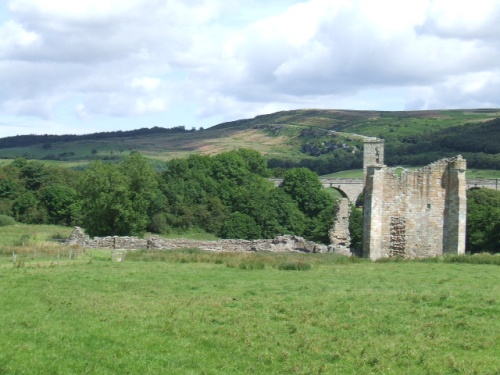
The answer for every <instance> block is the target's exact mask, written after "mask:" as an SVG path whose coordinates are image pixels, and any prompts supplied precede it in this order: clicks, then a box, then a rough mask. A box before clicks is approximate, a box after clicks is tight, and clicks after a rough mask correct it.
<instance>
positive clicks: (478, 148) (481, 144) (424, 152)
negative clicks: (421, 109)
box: [385, 119, 500, 169]
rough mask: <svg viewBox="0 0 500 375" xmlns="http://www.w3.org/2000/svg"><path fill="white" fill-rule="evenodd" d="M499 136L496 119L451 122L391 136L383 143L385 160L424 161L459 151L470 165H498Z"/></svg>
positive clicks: (498, 166) (455, 153)
mask: <svg viewBox="0 0 500 375" xmlns="http://www.w3.org/2000/svg"><path fill="white" fill-rule="evenodd" d="M388 136H389V137H390V134H389V135H388ZM499 139H500V119H494V120H490V121H486V122H484V123H480V124H466V125H459V126H453V127H449V128H446V129H442V130H439V131H435V132H427V133H422V134H418V135H413V136H408V137H402V138H400V139H391V140H390V142H387V143H386V149H385V152H386V161H387V163H388V164H390V165H398V164H399V165H424V164H429V163H431V162H433V161H435V160H438V159H441V158H443V157H447V156H455V155H457V154H462V155H463V156H464V157H465V158H466V159H467V165H468V166H469V167H470V168H479V169H500V143H499V142H498V140H499Z"/></svg>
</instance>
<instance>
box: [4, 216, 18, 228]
mask: <svg viewBox="0 0 500 375" xmlns="http://www.w3.org/2000/svg"><path fill="white" fill-rule="evenodd" d="M15 223H16V220H14V218H13V217H11V216H7V215H0V227H5V226H7V225H14V224H15Z"/></svg>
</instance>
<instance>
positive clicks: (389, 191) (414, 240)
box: [363, 139, 467, 259]
mask: <svg viewBox="0 0 500 375" xmlns="http://www.w3.org/2000/svg"><path fill="white" fill-rule="evenodd" d="M367 145H368V147H367V149H366V150H367V155H366V158H365V170H366V172H365V190H364V207H363V208H364V219H363V256H364V257H367V258H370V259H379V258H384V257H405V258H408V257H410V258H413V257H429V256H437V255H442V254H463V253H465V219H466V189H467V181H466V179H465V169H466V162H465V160H464V159H462V157H461V156H457V157H455V158H451V159H442V160H439V161H437V162H434V163H432V164H430V165H428V166H426V167H424V168H421V169H419V170H416V171H406V170H401V169H393V168H388V167H386V166H385V165H384V164H383V146H384V145H383V141H380V142H379V143H378V144H377V142H376V141H375V140H373V139H370V140H369V142H368V143H365V146H367Z"/></svg>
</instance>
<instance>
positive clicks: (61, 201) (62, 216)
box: [40, 183, 80, 225]
mask: <svg viewBox="0 0 500 375" xmlns="http://www.w3.org/2000/svg"><path fill="white" fill-rule="evenodd" d="M79 203H80V202H79V197H78V194H77V192H76V190H75V189H73V188H72V187H70V186H68V185H64V184H58V183H56V184H53V185H49V186H47V187H45V188H43V189H42V190H41V191H40V204H41V205H42V206H43V207H44V208H45V211H46V212H47V222H48V223H49V224H59V225H73V224H74V223H75V221H76V218H77V216H78V214H79V212H80V204H79Z"/></svg>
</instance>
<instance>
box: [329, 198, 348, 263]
mask: <svg viewBox="0 0 500 375" xmlns="http://www.w3.org/2000/svg"><path fill="white" fill-rule="evenodd" d="M350 213H351V206H350V205H349V199H348V198H342V199H339V201H338V202H337V207H336V210H335V219H334V221H333V227H332V229H330V231H329V233H328V234H329V237H330V247H331V249H332V250H333V252H334V253H337V254H341V255H347V256H350V255H352V254H351V235H350V233H349V215H350Z"/></svg>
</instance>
